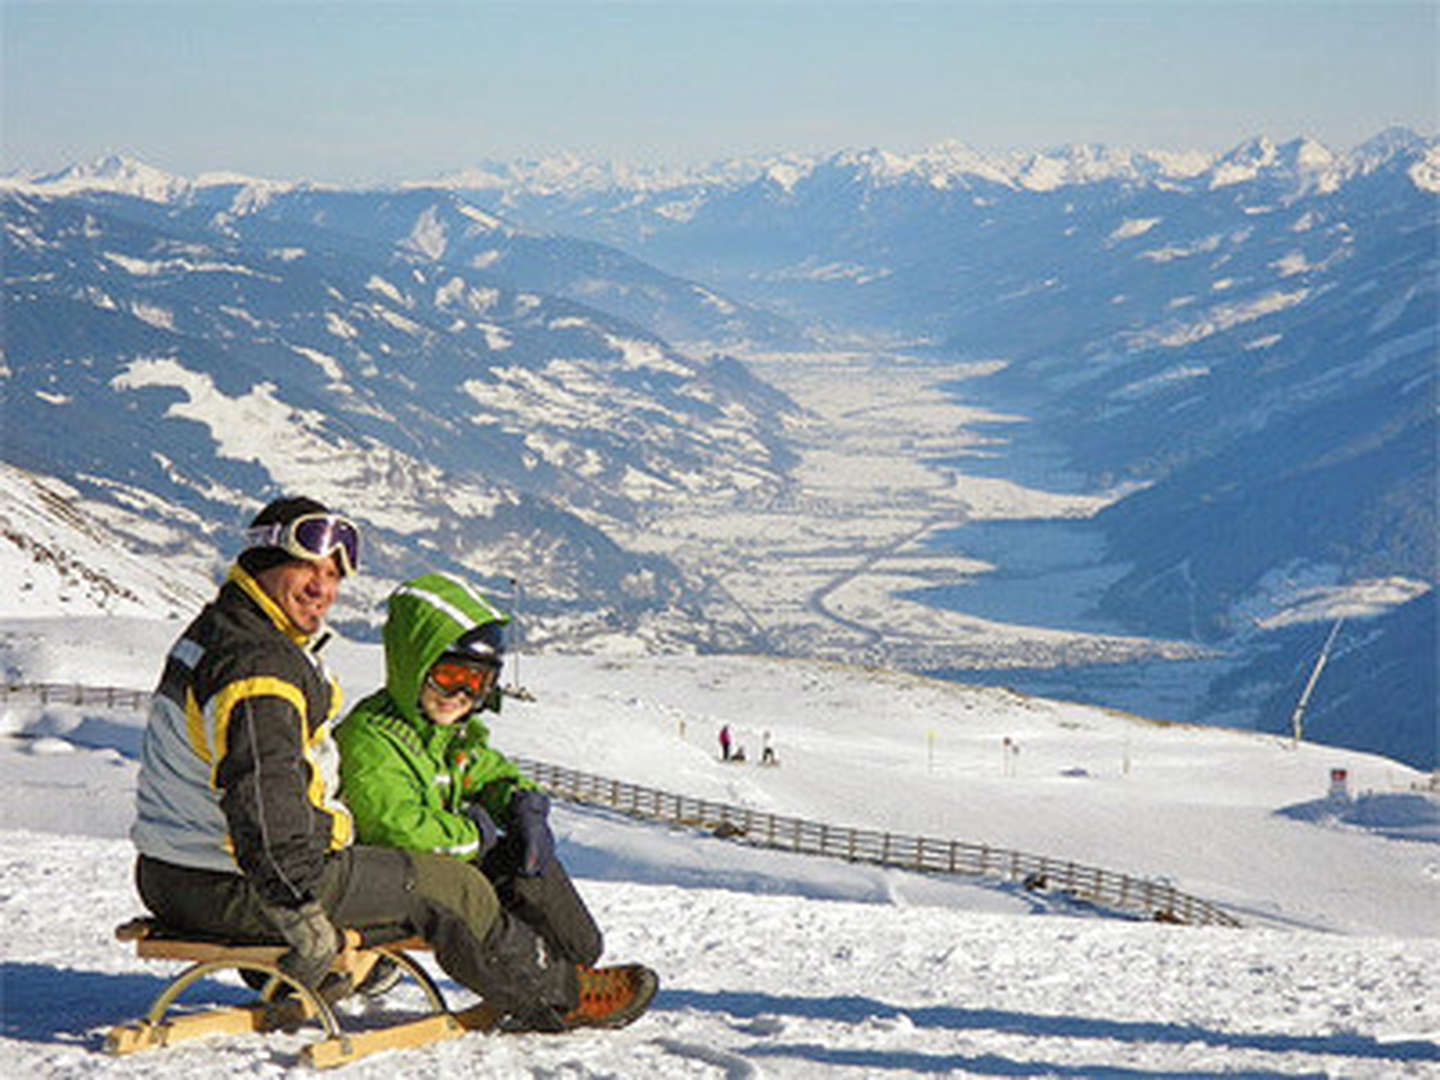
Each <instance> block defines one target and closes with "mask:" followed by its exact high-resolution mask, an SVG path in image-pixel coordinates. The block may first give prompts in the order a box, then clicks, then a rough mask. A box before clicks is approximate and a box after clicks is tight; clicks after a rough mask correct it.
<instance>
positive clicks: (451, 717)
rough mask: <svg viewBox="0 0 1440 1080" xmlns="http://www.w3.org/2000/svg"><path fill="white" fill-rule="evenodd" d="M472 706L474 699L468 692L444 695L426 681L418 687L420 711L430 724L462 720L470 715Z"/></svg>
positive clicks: (451, 722)
mask: <svg viewBox="0 0 1440 1080" xmlns="http://www.w3.org/2000/svg"><path fill="white" fill-rule="evenodd" d="M474 707H475V699H474V698H472V697H471V696H470V695H469V694H466V693H459V694H455V695H453V696H450V697H446V696H445V695H444V694H442V693H440V691H439V690H437V689H435V687H433V686H431V685H430V683H428V682H427V683H425V684H424V685H423V686H422V687H421V688H420V711H421V712H423V713H424V714H425V715H426V717H428V718H429V720H430V722H431V723H432V724H445V725H449V724H453V723H455V722H456V721H457V720H463V719H465V717H467V716H469V715H470V710H471V709H473V708H474Z"/></svg>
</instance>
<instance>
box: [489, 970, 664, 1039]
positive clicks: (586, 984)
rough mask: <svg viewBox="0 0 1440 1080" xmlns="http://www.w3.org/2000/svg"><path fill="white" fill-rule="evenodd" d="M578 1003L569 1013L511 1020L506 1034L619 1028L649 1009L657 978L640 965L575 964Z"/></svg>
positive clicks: (528, 1015) (532, 1013)
mask: <svg viewBox="0 0 1440 1080" xmlns="http://www.w3.org/2000/svg"><path fill="white" fill-rule="evenodd" d="M575 978H576V982H577V984H578V992H579V997H580V1001H579V1004H577V1005H576V1006H575V1007H574V1008H573V1009H571V1010H570V1011H569V1012H567V1013H564V1014H561V1013H560V1011H559V1010H558V1009H552V1008H540V1009H535V1010H532V1011H530V1012H528V1013H525V1014H524V1015H521V1016H515V1017H512V1018H511V1019H510V1020H509V1021H508V1022H507V1023H505V1024H504V1025H503V1027H504V1029H505V1030H506V1031H516V1032H521V1031H537V1032H551V1033H555V1032H561V1031H573V1030H575V1029H576V1028H583V1027H598V1028H620V1027H624V1026H625V1025H626V1024H630V1023H633V1022H634V1021H635V1020H636V1019H638V1018H639V1017H640V1015H641V1014H642V1013H644V1012H645V1010H646V1009H647V1008H649V1006H650V1002H651V1000H652V999H653V998H654V997H655V991H656V990H657V989H659V986H660V979H659V977H658V976H657V975H656V974H655V972H653V971H651V970H650V969H649V968H647V967H645V966H644V965H643V964H620V965H616V966H614V967H603V968H594V967H586V966H585V965H584V964H576V965H575Z"/></svg>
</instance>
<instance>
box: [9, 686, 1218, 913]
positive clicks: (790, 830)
mask: <svg viewBox="0 0 1440 1080" xmlns="http://www.w3.org/2000/svg"><path fill="white" fill-rule="evenodd" d="M149 699H150V693H149V691H144V690H125V689H120V688H118V687H113V686H111V687H94V686H78V685H69V684H65V685H61V684H55V683H31V684H26V685H19V686H11V685H6V686H5V687H4V688H3V690H0V703H4V702H9V701H21V702H26V703H30V704H35V703H39V704H50V703H54V704H64V705H104V706H107V707H109V708H128V709H137V710H138V709H143V708H145V707H146V705H147V704H148V702H149ZM513 760H514V761H515V764H516V765H518V766H519V767H520V768H521V769H522V770H523V771H525V772H526V773H527V774H528V775H530V776H531V777H533V778H534V779H535V780H536V781H537V782H538V783H540V784H543V785H544V786H545V788H546V789H547V790H549V791H550V792H551V793H552V794H554V795H555V796H557V797H558V798H561V799H568V800H573V801H576V802H582V803H590V804H594V805H599V806H606V807H609V808H611V809H613V810H617V811H619V812H621V813H623V814H627V815H629V816H631V817H637V818H644V819H647V820H651V821H666V822H670V823H672V824H676V825H683V826H689V827H692V828H698V829H706V830H708V831H710V832H712V833H714V834H715V835H717V836H721V837H724V838H727V839H731V840H736V841H739V842H741V843H746V844H752V845H755V846H757V847H766V848H775V849H777V850H780V851H791V852H796V853H798V854H802V855H822V856H825V857H828V858H836V859H844V860H846V861H848V862H862V863H873V864H875V865H877V866H890V867H896V868H898V869H904V870H916V871H919V872H921V873H932V874H966V875H971V876H976V877H990V878H998V879H1001V880H1004V881H1010V882H1019V883H1020V884H1021V885H1023V886H1024V887H1026V888H1030V889H1043V890H1047V891H1058V892H1062V893H1067V894H1070V895H1073V896H1077V897H1080V898H1082V899H1085V900H1088V901H1090V902H1091V903H1094V904H1098V905H1100V906H1102V907H1113V908H1119V909H1122V910H1128V911H1142V912H1144V913H1146V914H1147V915H1149V916H1150V917H1151V918H1154V919H1157V920H1161V921H1166V922H1176V923H1187V924H1190V925H1197V926H1205V925H1210V926H1239V925H1240V921H1239V920H1238V919H1236V918H1235V917H1234V916H1233V915H1231V914H1230V913H1229V912H1227V911H1225V910H1223V909H1222V908H1220V907H1219V906H1218V905H1216V904H1213V903H1211V902H1210V901H1208V900H1202V899H1200V898H1199V897H1196V896H1191V895H1190V894H1188V893H1184V892H1181V891H1180V890H1179V889H1177V888H1175V887H1174V886H1173V885H1171V884H1169V883H1168V882H1163V881H1155V880H1153V879H1151V878H1137V877H1133V876H1131V875H1129V874H1120V873H1115V872H1114V871H1111V870H1103V869H1101V868H1100V867H1098V866H1086V865H1084V864H1082V863H1077V862H1074V861H1073V860H1070V859H1057V858H1053V857H1051V856H1046V855H1031V854H1028V853H1026V852H1023V851H1014V850H1012V849H1010V848H1002V847H992V846H990V845H988V844H975V843H969V842H967V841H964V840H940V839H935V838H932V837H923V836H906V835H902V834H897V833H889V832H879V831H876V830H874V829H856V828H851V827H849V826H843V825H831V824H827V823H825V822H816V821H806V820H804V819H803V818H792V817H783V816H780V815H778V814H767V813H762V812H760V811H757V810H751V809H749V808H747V807H743V806H732V805H729V804H728V803H718V802H711V801H710V800H708V799H696V798H692V797H690V796H688V795H675V794H672V793H671V792H668V791H660V790H658V789H657V788H649V787H641V786H640V785H637V784H630V783H626V782H625V781H623V780H614V779H611V778H609V777H604V776H596V775H594V774H592V773H584V772H579V771H577V770H575V769H568V768H565V767H564V766H561V765H551V764H548V763H547V762H543V761H534V760H531V759H528V758H518V757H517V758H514V759H513Z"/></svg>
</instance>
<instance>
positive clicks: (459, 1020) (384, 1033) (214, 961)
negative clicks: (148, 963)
mask: <svg viewBox="0 0 1440 1080" xmlns="http://www.w3.org/2000/svg"><path fill="white" fill-rule="evenodd" d="M115 936H116V937H117V938H119V939H120V940H121V941H130V942H134V943H135V952H136V955H137V956H139V957H141V958H142V959H146V960H177V961H182V962H184V963H187V964H188V965H189V966H188V967H187V968H186V969H185V970H184V971H183V972H181V973H180V974H179V975H177V976H176V977H175V978H173V979H171V980H170V981H169V982H168V983H167V984H166V986H165V988H164V989H163V990H161V992H160V993H159V994H158V995H157V996H156V997H155V999H154V1001H153V1002H152V1003H151V1005H150V1008H149V1010H148V1012H147V1014H146V1015H145V1017H144V1018H143V1019H141V1020H138V1021H136V1022H134V1023H131V1024H121V1025H117V1026H116V1027H114V1028H111V1029H110V1031H109V1032H108V1033H107V1034H106V1037H105V1050H106V1052H107V1053H110V1054H117V1055H118V1054H133V1053H136V1052H138V1051H141V1050H148V1049H159V1048H164V1047H167V1046H171V1045H173V1044H175V1043H178V1042H183V1041H185V1040H187V1039H196V1038H200V1037H202V1036H206V1035H236V1034H247V1033H252V1032H265V1031H276V1030H286V1031H292V1030H294V1029H295V1028H297V1027H298V1026H299V1025H300V1024H301V1023H303V1022H305V1021H307V1020H312V1019H318V1020H319V1021H320V1023H321V1025H322V1027H323V1028H324V1033H323V1036H322V1038H320V1039H319V1040H318V1041H315V1042H312V1043H310V1044H309V1045H307V1046H306V1047H304V1048H303V1049H302V1050H301V1052H300V1056H301V1060H302V1062H303V1063H305V1064H307V1065H310V1066H311V1067H314V1068H329V1067H331V1066H335V1065H342V1064H345V1063H348V1062H351V1061H354V1060H356V1059H358V1058H361V1057H364V1056H365V1055H367V1054H373V1053H376V1052H378V1051H381V1050H395V1049H403V1048H406V1047H412V1046H423V1045H424V1044H426V1043H430V1042H435V1041H436V1040H439V1039H450V1038H455V1037H456V1036H459V1035H463V1034H465V1033H466V1032H467V1031H490V1030H492V1029H493V1028H494V1027H495V1026H496V1024H497V1023H498V1022H499V1019H500V1016H499V1014H498V1013H497V1012H496V1011H495V1010H493V1009H491V1008H490V1007H489V1006H487V1005H485V1004H484V1003H483V1002H482V1003H480V1004H478V1005H474V1006H472V1007H470V1008H468V1009H464V1010H462V1011H460V1012H458V1013H456V1012H451V1011H450V1010H449V1008H448V1007H447V1006H446V1004H445V999H444V996H443V995H442V994H441V992H440V988H439V987H438V986H437V985H436V984H435V981H434V979H433V978H431V976H430V975H429V974H428V973H427V972H426V971H425V970H424V968H422V967H421V966H420V965H419V964H418V963H417V962H416V961H415V960H414V959H413V958H412V957H411V956H410V955H409V951H412V950H414V951H418V950H425V949H428V948H429V945H428V944H427V943H426V942H425V941H424V940H422V939H420V938H417V937H406V938H403V939H401V940H397V941H386V942H383V943H378V944H367V943H365V941H364V938H363V936H362V935H361V934H360V933H358V932H357V931H355V930H346V931H345V947H344V948H343V949H342V950H341V952H340V953H339V955H338V956H336V958H335V962H334V964H333V965H332V971H334V972H336V973H338V974H339V975H341V976H344V978H345V981H344V982H343V983H341V984H340V985H342V986H344V987H345V988H346V989H347V990H348V988H349V987H353V986H354V985H356V984H357V983H358V982H359V981H360V980H361V979H363V978H364V977H365V975H366V974H368V973H369V971H370V969H371V968H372V967H373V966H374V965H375V963H376V962H377V961H378V960H380V959H381V958H382V957H387V956H388V957H389V958H391V959H392V960H394V961H395V962H396V963H397V964H399V966H400V969H401V971H402V972H403V973H405V974H408V975H409V976H410V977H411V979H412V980H414V981H415V982H416V983H417V984H418V985H419V986H420V988H421V990H423V991H424V993H425V996H426V998H427V999H428V1001H429V1005H430V1010H431V1012H430V1014H429V1015H428V1016H424V1017H421V1018H419V1019H415V1020H408V1021H402V1022H399V1023H395V1024H390V1025H388V1026H385V1027H378V1028H371V1029H367V1030H363V1031H356V1032H347V1031H345V1030H343V1029H342V1028H341V1026H340V1023H339V1020H338V1019H337V1018H336V1015H335V1013H334V1011H333V1009H332V1008H331V1005H330V1002H329V1001H327V1000H326V999H325V998H324V997H323V996H321V994H317V993H316V992H315V991H314V990H311V989H310V988H309V987H306V986H303V985H301V984H300V983H297V982H295V981H294V980H293V979H291V978H290V977H288V976H287V975H285V974H284V973H283V972H282V971H281V970H280V968H279V967H278V966H277V961H278V960H279V958H280V957H281V956H282V955H283V954H284V952H285V950H286V946H284V945H272V944H254V943H233V942H224V941H208V940H198V939H193V938H187V937H184V936H181V935H178V934H174V933H171V932H168V931H167V930H165V929H164V928H163V927H160V926H158V925H157V924H156V923H155V922H154V920H151V919H143V918H142V919H131V920H130V921H129V922H126V923H122V924H121V925H120V926H118V927H116V930H115ZM232 969H233V970H237V971H247V970H248V971H254V972H259V973H261V974H263V975H265V976H266V977H267V979H268V982H267V985H266V987H265V989H264V991H262V994H261V998H260V1000H259V1001H256V1002H254V1003H252V1004H249V1005H215V1006H211V1007H210V1008H207V1009H202V1010H200V1011H198V1012H182V1013H176V1014H175V1015H169V1013H170V1009H171V1007H172V1006H173V1005H174V1003H175V1001H176V999H177V998H178V997H179V995H180V993H181V992H183V991H184V990H185V989H187V988H188V987H189V986H191V985H192V984H193V983H195V982H198V981H199V980H201V979H203V978H205V977H206V976H208V975H211V974H214V973H215V972H219V971H225V970H232ZM282 988H288V989H289V990H290V991H291V996H289V997H284V998H279V999H274V998H273V995H274V994H275V993H276V992H277V991H279V990H280V989H282Z"/></svg>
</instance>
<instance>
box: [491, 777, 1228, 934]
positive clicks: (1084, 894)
mask: <svg viewBox="0 0 1440 1080" xmlns="http://www.w3.org/2000/svg"><path fill="white" fill-rule="evenodd" d="M514 761H515V764H516V765H518V766H519V767H520V768H521V769H522V770H523V771H524V772H526V773H527V774H529V775H530V776H531V777H533V778H534V779H535V780H536V781H537V782H538V783H540V784H543V785H544V786H545V788H546V789H547V790H549V791H550V792H552V793H553V794H555V795H556V796H558V797H560V798H562V799H571V800H574V801H577V802H584V803H593V804H598V805H601V806H607V807H610V808H612V809H614V810H618V811H620V812H621V813H623V814H628V815H630V816H632V817H638V818H647V819H650V820H655V821H668V822H671V823H674V824H677V825H685V826H690V827H693V828H699V829H707V830H710V831H711V832H713V833H715V834H716V835H718V836H722V837H726V838H729V839H733V840H738V841H740V842H742V843H747V844H753V845H756V846H758V847H767V848H775V849H778V850H781V851H793V852H797V853H799V854H802V855H823V856H827V857H830V858H836V859H845V860H846V861H848V862H863V863H874V864H875V865H877V866H890V867H896V868H899V869H904V870H916V871H920V872H922V873H938V874H968V875H973V876H979V877H992V878H1000V879H1002V880H1005V881H1012V882H1019V883H1021V884H1022V885H1024V886H1025V887H1026V888H1031V889H1045V890H1051V891H1059V892H1063V893H1068V894H1071V895H1074V896H1077V897H1080V898H1083V899H1085V900H1088V901H1090V902H1092V903H1094V904H1098V905H1100V906H1102V907H1114V908H1120V909H1124V910H1130V911H1137V910H1138V911H1143V912H1145V913H1146V914H1148V915H1149V916H1150V917H1151V918H1154V919H1157V920H1161V921H1165V922H1177V923H1187V924H1190V925H1198V926H1204V925H1210V926H1239V925H1240V921H1239V920H1238V919H1236V918H1235V917H1234V916H1233V915H1231V914H1230V913H1229V912H1227V911H1225V910H1223V909H1222V908H1220V907H1219V906H1218V905H1216V904H1213V903H1211V902H1210V901H1208V900H1202V899H1200V898H1199V897H1196V896H1191V895H1190V894H1188V893H1184V892H1181V891H1180V890H1179V889H1177V888H1175V887H1174V886H1173V885H1171V884H1169V883H1167V882H1160V881H1155V880H1153V879H1149V878H1137V877H1132V876H1131V875H1129V874H1118V873H1115V872H1114V871H1111V870H1103V869H1101V868H1100V867H1098V866H1086V865H1084V864H1082V863H1077V862H1075V861H1073V860H1070V859H1057V858H1052V857H1050V856H1045V855H1031V854H1027V853H1026V852H1023V851H1014V850H1011V849H1009V848H1001V847H992V846H990V845H988V844H974V843H967V842H965V841H963V840H940V839H935V838H932V837H924V836H905V835H901V834H897V833H889V832H878V831H876V830H873V829H855V828H850V827H848V826H841V825H830V824H826V823H824V822H816V821H806V820H804V819H802V818H792V817H782V816H780V815H777V814H767V813H763V812H761V811H758V810H751V809H748V808H746V807H741V806H732V805H729V804H727V803H718V802H711V801H709V800H707V799H695V798H691V797H690V796H688V795H675V794H672V793H671V792H667V791H659V790H657V789H655V788H648V787H641V786H639V785H636V784H627V783H625V782H624V781H621V780H613V779H610V778H608V777H604V776H595V775H593V774H590V773H583V772H577V771H576V770H574V769H567V768H564V767H562V766H558V765H550V764H547V763H545V762H543V761H533V760H530V759H524V758H515V759H514Z"/></svg>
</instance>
